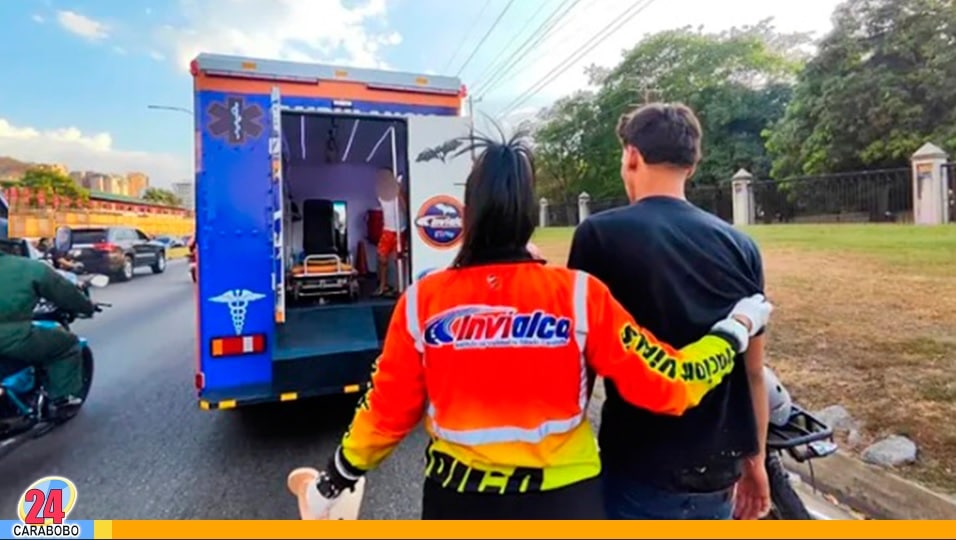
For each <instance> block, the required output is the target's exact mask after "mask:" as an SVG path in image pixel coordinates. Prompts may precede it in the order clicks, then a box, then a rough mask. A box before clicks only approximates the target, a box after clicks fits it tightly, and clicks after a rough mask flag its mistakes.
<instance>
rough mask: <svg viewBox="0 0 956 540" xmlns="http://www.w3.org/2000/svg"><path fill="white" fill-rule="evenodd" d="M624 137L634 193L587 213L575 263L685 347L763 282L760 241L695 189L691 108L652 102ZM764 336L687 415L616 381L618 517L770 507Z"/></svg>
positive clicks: (608, 434)
mask: <svg viewBox="0 0 956 540" xmlns="http://www.w3.org/2000/svg"><path fill="white" fill-rule="evenodd" d="M618 136H619V138H620V140H621V144H622V147H623V151H622V157H621V175H622V177H623V180H624V186H625V188H626V190H627V194H628V198H629V199H630V201H631V202H632V203H633V204H631V205H630V206H627V207H624V208H617V209H614V210H611V211H607V212H602V213H600V214H597V215H594V216H593V217H591V218H589V219H587V220H585V221H584V222H583V223H582V224H581V225H580V226H579V227H578V228H577V230H576V231H575V234H574V240H573V242H572V245H571V254H570V258H569V260H568V266H569V267H571V268H576V269H580V270H584V271H586V272H588V273H590V274H592V275H594V276H595V277H597V278H599V279H600V280H601V281H603V282H604V283H606V284H607V285H608V287H610V289H611V292H612V294H613V295H614V297H615V298H617V300H618V301H620V302H621V303H622V304H623V305H624V307H625V308H627V310H628V311H630V313H631V315H632V316H634V318H635V319H637V320H639V321H641V324H643V325H645V326H646V327H647V328H648V329H649V330H651V331H652V332H653V333H654V334H655V335H656V336H657V337H659V338H661V339H663V340H666V341H668V342H670V343H673V344H674V346H676V347H682V346H684V345H686V344H688V343H691V342H692V341H693V340H694V338H695V336H698V335H700V334H701V333H703V332H706V330H707V328H708V324H710V322H711V321H714V320H717V319H720V318H721V317H724V316H726V315H727V313H729V312H730V310H731V309H732V308H733V306H734V303H735V302H736V300H737V299H739V298H741V297H745V296H748V295H751V294H756V293H763V288H764V278H763V268H762V263H761V258H760V252H759V251H758V249H757V246H756V245H755V244H754V242H753V240H751V239H750V238H749V237H748V236H747V235H745V234H743V233H742V232H740V231H738V230H736V229H734V228H733V227H731V226H730V225H728V224H727V223H725V222H723V221H721V220H720V219H718V218H717V217H716V216H713V215H711V214H708V213H706V212H704V211H702V210H700V209H698V208H697V207H695V206H693V205H691V204H690V203H688V202H687V200H686V199H685V197H684V184H685V182H686V180H687V179H688V178H689V177H690V176H691V175H692V174H693V172H694V168H695V166H696V165H697V163H698V161H699V160H700V139H701V128H700V123H699V122H698V121H697V118H696V117H695V116H694V113H693V112H692V111H691V110H690V109H689V108H687V107H685V106H683V105H666V104H651V105H645V106H643V107H641V108H639V109H637V110H636V111H634V112H632V113H630V114H628V115H625V116H624V117H622V119H621V122H620V123H619V126H618ZM763 341H764V340H763V336H756V337H754V338H753V340H752V341H751V345H750V347H749V348H748V349H747V352H746V353H745V354H744V355H742V356H741V357H738V358H737V359H736V361H735V364H734V368H733V371H732V373H731V375H730V376H729V377H727V378H726V379H725V380H724V382H723V383H722V384H721V385H720V386H719V387H718V388H716V389H715V390H713V391H712V392H711V393H710V394H708V396H707V397H706V398H704V401H703V402H702V403H701V404H700V405H699V406H698V407H696V408H694V409H691V410H689V411H687V412H686V413H685V414H684V415H683V416H680V417H669V416H660V415H656V414H653V413H650V412H647V411H644V410H641V409H637V408H635V407H632V406H630V405H628V404H627V403H626V402H625V401H624V400H623V399H621V396H620V394H618V392H617V389H616V388H615V387H614V384H613V383H612V382H610V381H605V387H606V390H607V392H606V393H607V400H606V401H605V403H604V408H603V410H602V417H601V431H600V436H599V441H600V447H601V459H602V465H603V475H604V479H605V481H604V486H605V490H604V491H605V499H606V505H607V507H608V513H609V517H610V518H611V519H731V518H732V517H736V518H738V519H758V518H760V517H762V516H763V515H765V514H766V513H767V511H769V507H770V490H769V487H768V481H767V475H766V470H765V468H764V457H765V453H764V452H765V442H766V434H767V433H766V432H767V425H768V416H769V411H768V402H767V397H766V396H767V394H766V389H765V388H764V383H763V345H764V343H763Z"/></svg>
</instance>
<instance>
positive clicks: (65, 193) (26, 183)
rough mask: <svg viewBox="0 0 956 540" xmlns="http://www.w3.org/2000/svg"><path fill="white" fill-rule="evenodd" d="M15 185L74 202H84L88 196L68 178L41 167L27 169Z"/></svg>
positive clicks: (88, 193)
mask: <svg viewBox="0 0 956 540" xmlns="http://www.w3.org/2000/svg"><path fill="white" fill-rule="evenodd" d="M17 185H19V186H22V187H25V188H30V189H31V190H33V191H42V192H45V193H46V194H48V195H59V196H61V197H67V198H69V199H72V200H74V201H85V200H87V199H89V196H90V192H89V191H87V190H86V189H83V188H82V187H80V186H78V185H77V184H76V182H74V181H73V179H72V178H70V177H69V176H66V175H64V174H61V173H59V172H57V171H54V170H50V169H46V168H42V167H32V168H29V169H27V171H26V172H25V173H23V176H22V177H21V178H20V180H19V181H18V182H17Z"/></svg>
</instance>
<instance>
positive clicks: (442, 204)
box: [408, 116, 472, 281]
mask: <svg viewBox="0 0 956 540" xmlns="http://www.w3.org/2000/svg"><path fill="white" fill-rule="evenodd" d="M470 133H471V119H470V118H467V117H461V116H412V117H409V118H408V189H409V197H408V199H409V200H408V211H409V214H410V220H409V221H410V228H411V231H410V237H411V246H410V247H411V272H410V275H411V278H412V280H413V281H417V280H418V279H420V278H421V277H422V276H424V275H425V274H427V273H429V272H431V271H433V270H437V269H443V268H447V267H448V266H450V265H451V263H452V261H453V260H454V258H455V255H457V254H458V249H459V247H460V246H461V239H462V219H463V215H464V195H465V179H466V178H467V177H468V173H469V172H470V171H471V163H472V157H471V152H462V150H463V149H465V148H467V147H468V145H469V144H470V143H469V135H470Z"/></svg>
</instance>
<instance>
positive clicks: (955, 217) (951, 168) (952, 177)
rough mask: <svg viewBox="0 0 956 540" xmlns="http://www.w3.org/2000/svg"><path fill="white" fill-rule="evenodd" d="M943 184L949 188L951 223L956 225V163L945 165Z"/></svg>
mask: <svg viewBox="0 0 956 540" xmlns="http://www.w3.org/2000/svg"><path fill="white" fill-rule="evenodd" d="M943 182H944V183H945V185H946V186H947V188H948V191H947V194H948V195H949V221H951V222H953V223H956V162H952V161H951V162H949V163H947V164H945V165H943Z"/></svg>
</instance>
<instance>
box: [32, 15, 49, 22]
mask: <svg viewBox="0 0 956 540" xmlns="http://www.w3.org/2000/svg"><path fill="white" fill-rule="evenodd" d="M31 18H32V19H33V22H35V23H37V24H43V23H45V22H46V19H44V18H43V15H34V16H33V17H31Z"/></svg>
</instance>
